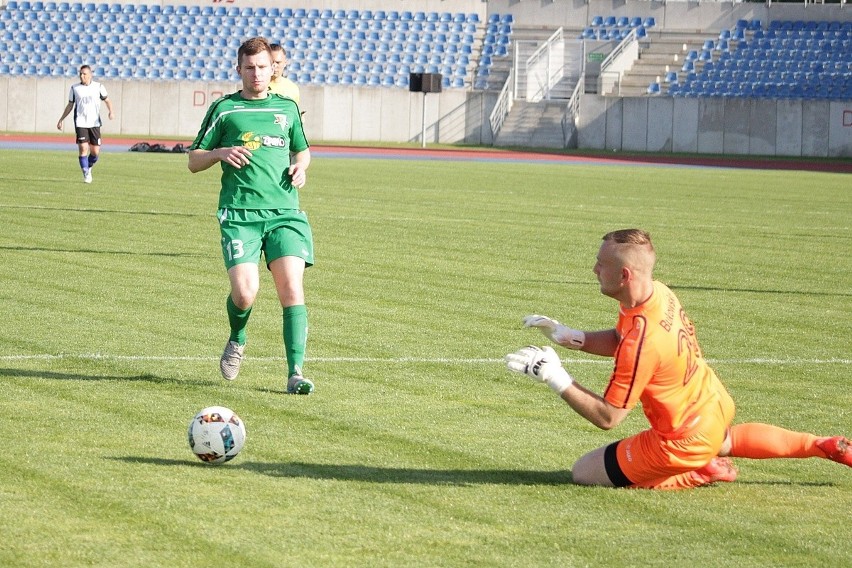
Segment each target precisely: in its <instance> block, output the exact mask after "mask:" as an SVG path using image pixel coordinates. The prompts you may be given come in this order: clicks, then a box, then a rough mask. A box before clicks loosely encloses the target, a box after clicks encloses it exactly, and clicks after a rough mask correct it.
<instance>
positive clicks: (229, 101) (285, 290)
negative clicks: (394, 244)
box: [189, 37, 314, 394]
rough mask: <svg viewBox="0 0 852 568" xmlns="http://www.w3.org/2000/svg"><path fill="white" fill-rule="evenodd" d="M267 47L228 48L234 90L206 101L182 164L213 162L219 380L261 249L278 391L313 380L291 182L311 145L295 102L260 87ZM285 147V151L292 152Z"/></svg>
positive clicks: (266, 75)
mask: <svg viewBox="0 0 852 568" xmlns="http://www.w3.org/2000/svg"><path fill="white" fill-rule="evenodd" d="M272 69H273V67H272V51H271V48H270V45H269V43H268V42H267V41H266V40H265V39H263V38H260V37H256V38H252V39H249V40H246V41H245V42H244V43H243V44H242V45H241V46H240V48H239V50H238V51H237V73H238V74H239V75H240V78H241V79H242V86H243V88H242V90H240V91H238V92H236V93H232V94H230V95H226V96H224V97H222V98H220V99H218V100H216V101H214V102H213V103H212V104H211V105H210V108H209V109H208V110H207V114H206V116H205V117H204V122H203V123H202V125H201V129H200V130H199V131H198V136H196V138H195V140H194V141H193V143H192V146H190V152H189V170H190V171H191V172H193V173H196V172H200V171H204V170H206V169H208V168H210V167H212V166H214V165H215V164H217V163H218V164H220V166H221V168H222V178H221V181H222V188H221V191H220V192H219V211H218V218H219V227H220V232H221V234H222V254H223V256H224V260H225V267H226V268H227V270H228V278H229V280H230V283H231V292H230V294H229V295H228V298H227V301H226V305H227V311H228V322H229V324H230V328H231V332H230V336H229V338H228V342H227V344H226V345H225V350H224V353H222V358H221V359H220V362H219V368H220V370H221V372H222V376H223V377H224V378H225V379H228V380H233V379H235V378H236V377H237V374H238V373H239V370H240V365H241V363H242V360H243V354H244V351H245V345H246V325H247V323H248V319H249V315H250V314H251V309H252V305H253V304H254V300H255V298H256V297H257V292H258V289H259V287H260V271H259V268H258V263H259V262H260V258H261V254H263V256H264V257H265V259H266V266H267V268H268V269H269V271H270V272H271V274H272V279H273V281H274V282H275V288H276V290H277V292H278V299H279V300H280V302H281V306H282V308H283V312H284V313H283V336H284V352H285V355H286V357H287V367H288V380H287V392H288V393H291V394H310V393H311V392H313V389H314V385H313V383H312V382H311V381H309V380H308V379H306V378H305V377H304V376H303V375H302V365H303V363H304V359H305V345H306V342H307V333H308V316H307V310H306V308H305V292H304V285H303V278H304V273H305V268H307V267H308V266H311V265H313V263H314V254H313V237H312V235H311V226H310V224H309V223H308V218H307V216H306V214H305V212H304V211H301V210H300V209H299V191H298V190H299V189H300V188H302V187H303V186H304V185H305V179H306V178H305V172H306V171H307V169H308V166H309V165H310V163H311V152H310V149H309V146H308V142H307V140H306V139H305V133H304V131H303V130H302V121H301V118H300V116H299V107H298V106H297V105H296V103H295V102H293V101H292V100H291V99H288V98H286V97H282V96H280V95H276V94H273V93H270V92H269V81H270V80H271V79H272ZM291 152H292V157H291Z"/></svg>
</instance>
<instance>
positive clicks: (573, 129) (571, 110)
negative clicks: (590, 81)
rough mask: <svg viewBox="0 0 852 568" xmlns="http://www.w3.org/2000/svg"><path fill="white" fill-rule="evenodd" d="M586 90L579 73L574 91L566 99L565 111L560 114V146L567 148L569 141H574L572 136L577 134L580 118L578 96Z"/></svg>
mask: <svg viewBox="0 0 852 568" xmlns="http://www.w3.org/2000/svg"><path fill="white" fill-rule="evenodd" d="M585 90H586V79H585V78H584V77H583V76H582V75H581V76H580V80H579V81H577V86H576V87H574V92H573V93H571V98H570V99H568V104H567V105H566V106H565V113H564V114H563V115H562V147H563V148H568V146H569V145H570V144H571V142H572V141H573V142H576V140H574V138H575V137H576V136H577V121H578V120H579V118H580V97H581V96H582V95H583V93H584V92H585Z"/></svg>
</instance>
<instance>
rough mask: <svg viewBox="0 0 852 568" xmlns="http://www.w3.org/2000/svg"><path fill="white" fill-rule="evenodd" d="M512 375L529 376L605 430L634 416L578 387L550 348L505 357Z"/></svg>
mask: <svg viewBox="0 0 852 568" xmlns="http://www.w3.org/2000/svg"><path fill="white" fill-rule="evenodd" d="M505 361H506V366H507V367H508V368H509V370H510V371H514V372H516V373H520V374H523V375H527V376H528V377H530V378H531V379H533V380H535V381H537V382H540V383H544V384H546V385H547V386H549V387H550V388H551V389H553V391H554V392H556V393H557V394H558V395H559V396H560V397H561V398H562V400H564V401H565V402H566V403H567V404H568V406H570V407H571V408H572V409H573V410H574V411H575V412H576V413H577V414H579V415H580V416H582V417H583V418H585V419H586V420H588V421H589V422H591V423H592V424H594V425H595V426H597V427H598V428H600V429H602V430H609V429H610V428H614V427H616V426H618V425H619V424H620V423H621V422H622V420H624V417H625V416H627V414H628V413H629V412H630V411H629V410H625V409H623V408H617V407H615V406H613V405H611V404H610V403H609V402H607V401H606V400H604V398H603V397H601V396H600V395H598V394H596V393H593V392H592V391H590V390H589V389H587V388H585V387H584V386H582V385H580V384H578V383H577V382H576V381H575V380H574V377H572V376H571V375H570V374H569V373H568V371H566V370H565V369H564V368H563V367H562V362H561V361H560V360H559V356H558V355H557V354H556V352H555V351H554V350H553V348H552V347H550V346H545V347H535V346H533V345H530V346H527V347H523V348H521V349H519V350H518V351H516V352H515V353H509V354H508V355H506V357H505Z"/></svg>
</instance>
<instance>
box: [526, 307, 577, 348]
mask: <svg viewBox="0 0 852 568" xmlns="http://www.w3.org/2000/svg"><path fill="white" fill-rule="evenodd" d="M524 327H537V328H538V329H539V330H541V332H542V333H543V334H544V336H545V337H547V338H548V339H550V340H551V341H553V342H554V343H558V344H559V345H561V346H563V347H567V348H568V349H582V348H583V345H584V344H585V343H586V334H585V333H583V332H582V331H579V330H577V329H571V328H570V327H568V326H566V325H562V324H561V323H559V322H558V321H556V320H555V319H551V318H549V317H547V316H540V315H536V314H533V315H531V316H527V317H525V318H524Z"/></svg>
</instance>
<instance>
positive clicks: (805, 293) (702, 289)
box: [528, 280, 852, 298]
mask: <svg viewBox="0 0 852 568" xmlns="http://www.w3.org/2000/svg"><path fill="white" fill-rule="evenodd" d="M528 282H539V283H544V284H564V285H568V286H581V287H586V288H589V287H591V286H597V282H594V281H593V280H528ZM668 287H669V288H671V289H672V290H690V291H692V292H731V293H742V294H773V295H775V294H780V295H787V294H789V295H792V296H826V297H829V298H831V297H835V296H837V297H841V298H844V297H849V296H852V292H842V291H839V290H833V291H831V292H815V291H811V290H758V289H757V288H735V287H732V286H726V287H724V288H723V287H718V286H690V285H686V284H684V285H678V284H668Z"/></svg>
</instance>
